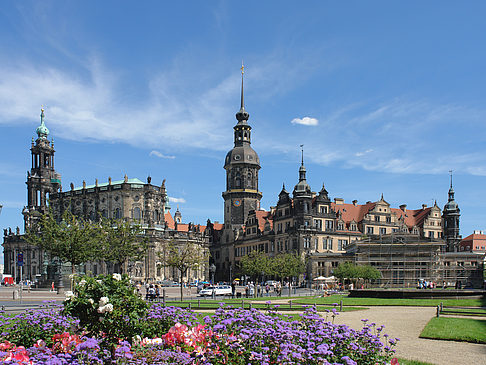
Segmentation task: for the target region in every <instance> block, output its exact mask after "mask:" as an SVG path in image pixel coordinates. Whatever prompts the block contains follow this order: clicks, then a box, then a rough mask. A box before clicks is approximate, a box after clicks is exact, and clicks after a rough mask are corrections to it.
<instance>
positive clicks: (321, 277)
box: [314, 276, 326, 280]
mask: <svg viewBox="0 0 486 365" xmlns="http://www.w3.org/2000/svg"><path fill="white" fill-rule="evenodd" d="M314 280H326V278H325V277H324V276H318V277H317V278H315V279H314Z"/></svg>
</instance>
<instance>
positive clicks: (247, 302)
mask: <svg viewBox="0 0 486 365" xmlns="http://www.w3.org/2000/svg"><path fill="white" fill-rule="evenodd" d="M267 299H268V298H267ZM221 303H224V304H225V305H230V306H232V307H234V308H242V306H244V308H245V309H249V308H250V306H251V307H252V308H255V309H263V310H264V309H269V308H270V309H273V308H274V307H275V306H276V305H277V306H278V310H279V311H303V310H305V308H306V307H309V306H311V305H314V303H307V304H295V303H292V305H290V304H286V303H274V304H270V305H269V304H267V303H265V302H263V301H258V302H254V301H253V299H246V298H245V299H244V300H241V299H225V300H223V299H219V300H218V299H216V300H211V299H202V300H183V301H182V302H181V301H180V300H170V301H166V305H167V306H174V307H180V308H188V307H189V306H190V307H191V309H194V310H198V309H203V310H204V309H208V310H211V309H217V308H219V307H220V304H221ZM334 304H336V303H334ZM332 309H336V310H339V306H335V305H333V303H330V304H329V305H324V306H322V305H321V306H318V307H317V310H318V311H319V312H326V311H330V310H332ZM355 310H366V308H364V307H350V306H348V307H343V312H348V311H355Z"/></svg>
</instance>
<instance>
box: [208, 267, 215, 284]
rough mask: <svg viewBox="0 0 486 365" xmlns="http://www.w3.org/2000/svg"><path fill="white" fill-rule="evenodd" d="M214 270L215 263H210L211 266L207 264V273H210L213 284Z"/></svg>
mask: <svg viewBox="0 0 486 365" xmlns="http://www.w3.org/2000/svg"><path fill="white" fill-rule="evenodd" d="M215 272H216V265H215V264H211V266H209V273H210V274H211V278H212V279H211V284H213V285H214V273H215Z"/></svg>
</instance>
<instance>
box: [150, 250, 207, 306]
mask: <svg viewBox="0 0 486 365" xmlns="http://www.w3.org/2000/svg"><path fill="white" fill-rule="evenodd" d="M157 255H158V257H159V259H160V260H161V261H162V263H163V265H164V266H168V267H172V268H174V269H176V270H178V271H179V274H180V279H181V280H180V281H181V282H180V287H181V301H182V298H183V291H182V278H183V277H184V276H185V275H186V274H187V271H188V270H189V269H191V270H196V269H197V268H198V267H199V266H202V265H204V264H206V263H207V262H208V258H209V254H208V251H207V250H206V248H205V247H204V246H202V245H198V244H195V243H193V242H185V243H184V244H175V243H174V242H173V241H169V242H167V244H166V250H165V252H163V251H162V252H160V251H159V252H158V253H157Z"/></svg>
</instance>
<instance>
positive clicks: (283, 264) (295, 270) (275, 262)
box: [270, 253, 306, 296]
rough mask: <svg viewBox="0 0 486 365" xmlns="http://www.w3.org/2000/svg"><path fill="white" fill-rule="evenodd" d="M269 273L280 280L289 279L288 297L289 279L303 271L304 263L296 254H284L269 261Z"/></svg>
mask: <svg viewBox="0 0 486 365" xmlns="http://www.w3.org/2000/svg"><path fill="white" fill-rule="evenodd" d="M270 266H271V273H272V274H273V275H275V276H277V277H279V278H280V279H281V280H283V278H286V277H288V278H289V296H290V295H291V278H292V277H293V276H299V275H300V274H302V273H303V272H304V271H305V267H306V263H305V261H304V260H302V257H300V256H299V255H298V254H292V253H286V254H281V255H278V256H275V257H274V258H272V259H271V264H270Z"/></svg>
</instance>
